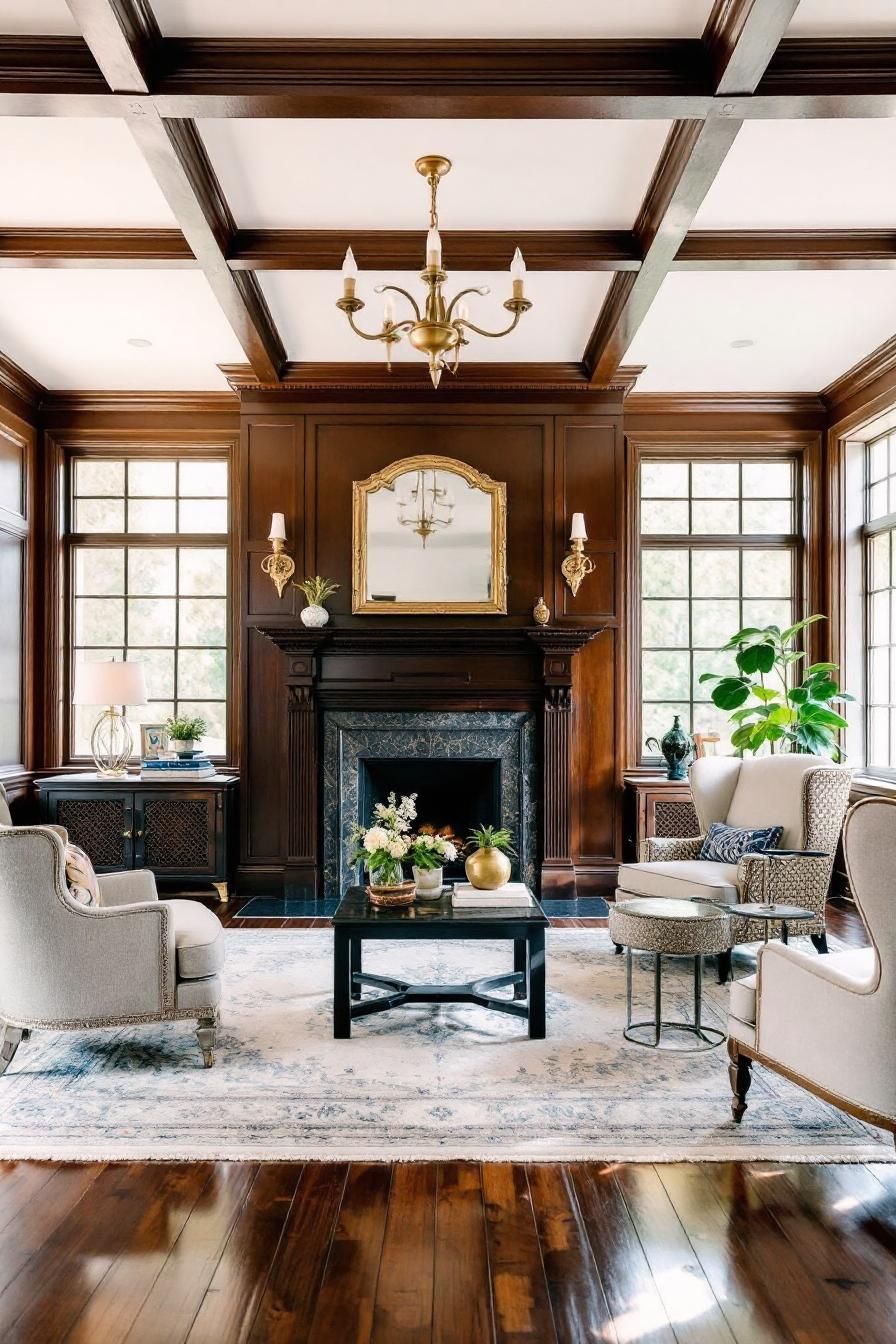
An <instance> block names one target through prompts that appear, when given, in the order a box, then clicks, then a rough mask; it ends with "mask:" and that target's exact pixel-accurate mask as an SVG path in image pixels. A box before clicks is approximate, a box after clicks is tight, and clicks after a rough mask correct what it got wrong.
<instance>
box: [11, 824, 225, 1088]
mask: <svg viewBox="0 0 896 1344" xmlns="http://www.w3.org/2000/svg"><path fill="white" fill-rule="evenodd" d="M2 802H3V804H4V807H5V799H3V800H2ZM4 815H5V816H6V817H8V815H9V813H8V809H6V810H5V811H4V812H2V813H0V823H2V820H3V816H4ZM99 886H100V900H101V904H100V905H99V906H89V905H82V904H81V903H80V902H78V901H76V900H74V898H73V897H72V896H71V895H70V894H69V890H68V886H67V885H66V876H65V848H64V844H63V840H62V838H61V837H60V834H59V833H58V832H57V830H56V829H55V828H52V829H51V828H50V827H45V826H19V827H10V828H7V826H5V825H2V824H0V1074H2V1073H3V1072H5V1070H6V1069H7V1067H8V1066H9V1064H10V1062H11V1060H12V1058H13V1056H14V1055H15V1053H16V1050H17V1049H18V1046H19V1043H20V1042H21V1041H22V1040H23V1039H24V1038H26V1037H27V1036H28V1035H29V1034H30V1032H31V1031H33V1030H37V1029H44V1030H47V1031H70V1030H82V1029H92V1028H95V1027H115V1026H121V1025H125V1024H131V1023H134V1024H138V1023H141V1022H163V1021H170V1020H173V1019H176V1018H192V1019H194V1020H196V1021H197V1023H198V1027H197V1032H196V1035H197V1037H198V1040H199V1045H200V1048H201V1050H202V1055H203V1059H204V1061H205V1065H206V1067H207V1068H210V1067H211V1065H212V1063H213V1058H214V1047H215V1033H216V1028H217V1018H218V1004H219V1002H220V999H221V976H220V971H221V968H222V966H223V964H224V937H223V930H222V928H221V924H220V921H219V920H218V919H217V918H216V917H215V915H213V914H212V912H211V911H210V910H207V909H206V908H205V906H203V905H200V904H199V903H198V902H197V901H189V900H172V901H160V900H159V899H158V896H157V894H156V886H155V879H154V878H153V875H152V873H150V872H148V871H141V872H124V873H110V874H108V875H106V876H104V877H100V878H99Z"/></svg>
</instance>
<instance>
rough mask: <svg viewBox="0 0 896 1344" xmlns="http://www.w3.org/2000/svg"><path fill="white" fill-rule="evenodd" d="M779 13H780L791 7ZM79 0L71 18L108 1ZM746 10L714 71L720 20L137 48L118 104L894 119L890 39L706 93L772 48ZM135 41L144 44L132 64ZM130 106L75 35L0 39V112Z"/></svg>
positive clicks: (792, 52) (812, 51)
mask: <svg viewBox="0 0 896 1344" xmlns="http://www.w3.org/2000/svg"><path fill="white" fill-rule="evenodd" d="M762 2H763V3H764V0H762ZM785 2H786V3H790V4H791V7H792V0H785ZM78 3H79V5H81V6H83V9H84V11H85V12H86V11H87V10H89V9H92V8H93V7H95V6H99V5H102V4H105V5H107V7H111V6H112V5H115V0H78ZM121 3H124V0H121ZM738 3H739V0H738ZM757 4H760V0H757ZM116 7H117V8H120V7H121V4H119V5H117V6H116ZM754 8H755V6H754ZM761 12H762V11H761V9H756V18H754V19H752V21H751V23H750V24H747V21H746V18H744V20H743V23H744V26H745V30H746V31H745V33H744V34H743V35H742V38H741V42H740V43H739V44H737V46H736V47H735V50H734V52H733V53H731V54H730V55H729V57H728V59H727V62H725V61H724V51H725V40H726V36H727V39H728V40H729V41H730V38H731V34H732V31H733V27H732V23H731V22H729V23H728V25H723V24H721V23H717V24H716V26H715V28H714V30H713V31H714V33H715V37H714V39H713V44H712V45H711V46H706V45H704V43H703V42H701V41H700V40H697V39H679V40H674V41H667V40H652V41H651V40H648V41H615V40H606V41H591V42H583V41H578V40H575V41H562V40H561V41H554V42H524V41H512V42H508V41H506V40H503V41H502V40H496V41H468V42H444V41H430V42H423V41H410V40H398V41H386V42H371V41H351V40H348V41H343V40H333V41H327V40H322V41H317V42H302V41H289V40H280V41H276V42H263V41H262V42H259V41H246V40H245V39H217V38H205V39H191V40H189V41H188V40H184V39H178V38H162V39H160V40H158V41H154V42H151V43H149V44H148V45H149V50H150V51H151V60H149V61H148V63H147V64H143V65H142V66H140V68H141V69H143V70H144V71H146V72H147V74H148V78H147V79H146V80H145V81H144V82H146V83H147V84H148V85H149V87H150V88H151V94H148V95H147V94H143V95H141V94H140V93H139V91H137V90H136V88H135V91H134V93H133V94H132V95H130V97H131V98H132V99H139V98H140V97H144V98H145V97H151V98H152V102H153V105H154V107H155V108H156V110H157V111H158V112H160V113H161V114H162V115H164V116H172V117H179V118H185V117H348V116H351V117H384V116H392V117H402V116H405V117H410V116H427V117H462V118H467V117H516V118H525V117H543V118H553V117H609V118H624V119H632V118H636V119H637V118H644V117H653V118H655V117H661V118H670V119H676V120H694V119H699V118H703V117H707V116H711V115H713V116H715V115H731V116H735V117H738V118H749V117H763V118H788V117H807V116H808V117H892V116H896V40H893V39H888V38H875V39H862V38H838V39H836V40H821V39H813V38H809V39H806V38H787V39H785V40H784V41H783V42H781V44H780V46H779V47H778V48H777V50H776V52H775V54H774V56H773V57H772V60H771V61H770V63H769V65H768V69H767V71H764V72H763V74H762V76H761V78H760V79H759V81H758V83H757V85H756V86H755V92H753V93H752V96H751V95H750V94H749V93H745V92H730V91H729V92H721V93H720V92H718V91H717V86H716V84H715V83H714V75H713V67H714V65H715V69H716V70H717V71H718V70H719V68H720V67H722V68H723V70H728V72H729V82H730V85H731V88H734V89H737V88H741V89H743V88H744V87H745V85H744V82H743V81H744V76H743V73H742V70H743V68H744V66H745V65H747V53H748V52H751V53H752V57H751V59H755V53H756V51H757V50H759V49H763V50H764V49H766V48H767V47H768V45H769V43H770V40H771V39H770V38H769V37H767V36H764V35H763V34H762V32H761V30H760V29H757V28H756V27H755V25H758V24H759V22H760V16H761ZM98 30H99V22H98V21H97V23H96V28H95V30H94V31H98ZM138 31H139V26H138ZM766 31H768V30H766ZM103 32H106V33H107V32H108V27H107V26H106V25H103ZM757 32H758V34H759V35H758V36H757ZM103 45H104V46H106V45H107V44H106V43H104V44H103ZM140 45H141V44H140V41H138V40H137V39H135V38H134V36H133V32H131V37H130V39H129V38H128V37H127V36H126V37H125V38H124V39H123V49H122V50H121V51H120V52H119V53H118V54H117V55H115V56H111V55H108V54H107V55H104V56H103V57H102V60H103V64H104V66H105V68H107V69H108V70H109V73H110V76H111V78H112V80H113V81H114V82H115V83H116V84H119V85H122V84H123V83H131V84H133V85H136V80H135V79H132V80H130V81H129V80H128V79H127V69H128V64H129V63H130V62H133V61H134V60H135V54H136V53H137V52H138V51H139V49H140ZM146 45H147V44H146V40H145V39H144V40H143V46H144V55H145V48H146ZM98 49H100V50H101V52H102V48H98ZM723 62H724V64H723ZM138 63H139V62H138ZM137 105H138V103H137V102H135V101H130V100H129V95H128V94H116V93H112V92H111V91H110V85H109V84H107V83H106V81H105V80H104V79H103V77H102V74H101V72H100V69H99V67H98V65H97V62H96V61H95V60H94V58H93V56H92V55H91V53H90V50H89V49H88V47H87V46H86V44H85V43H84V42H83V41H82V40H81V39H79V38H70V37H20V36H15V35H13V36H11V35H6V36H2V37H0V114H5V115H10V116H16V115H19V116H74V115H80V116H119V115H122V113H123V112H125V111H127V110H129V109H131V110H133V109H134V108H135V107H136V106H137ZM725 108H729V109H730V111H728V112H726V111H725Z"/></svg>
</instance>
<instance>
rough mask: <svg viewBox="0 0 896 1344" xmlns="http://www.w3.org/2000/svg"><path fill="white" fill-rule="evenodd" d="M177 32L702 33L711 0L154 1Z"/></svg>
mask: <svg viewBox="0 0 896 1344" xmlns="http://www.w3.org/2000/svg"><path fill="white" fill-rule="evenodd" d="M153 9H154V11H155V13H156V16H157V18H158V21H159V25H160V27H161V29H162V32H163V33H165V34H166V35H167V36H171V37H392V38H400V37H434V38H446V37H504V38H513V37H522V38H526V37H529V38H537V37H547V38H550V37H699V35H700V33H701V32H702V30H703V27H704V25H705V23H706V19H707V16H708V14H709V10H710V0H629V3H628V4H625V5H622V4H617V3H610V0H603V3H595V2H594V0H591V3H588V0H552V3H550V4H549V3H547V0H454V3H453V4H443V5H433V4H430V5H425V4H420V2H419V0H330V3H329V4H326V5H312V4H309V3H302V0H299V2H298V3H296V2H295V0H294V2H293V3H292V4H289V3H284V0H253V3H252V4H246V3H245V0H153Z"/></svg>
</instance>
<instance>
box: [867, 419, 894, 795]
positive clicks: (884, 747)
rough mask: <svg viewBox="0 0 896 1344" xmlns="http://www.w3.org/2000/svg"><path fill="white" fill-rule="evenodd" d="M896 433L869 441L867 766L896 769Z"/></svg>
mask: <svg viewBox="0 0 896 1344" xmlns="http://www.w3.org/2000/svg"><path fill="white" fill-rule="evenodd" d="M894 538H896V431H890V432H888V433H886V434H880V435H878V436H877V437H876V438H873V439H871V440H870V442H868V443H867V444H866V445H865V525H864V552H865V554H864V564H865V647H866V650H867V659H868V662H867V669H866V682H865V685H866V692H867V693H866V697H865V700H866V723H865V742H866V764H867V765H868V766H869V768H870V769H872V770H893V769H896V656H894V654H896V647H894V646H896V540H894Z"/></svg>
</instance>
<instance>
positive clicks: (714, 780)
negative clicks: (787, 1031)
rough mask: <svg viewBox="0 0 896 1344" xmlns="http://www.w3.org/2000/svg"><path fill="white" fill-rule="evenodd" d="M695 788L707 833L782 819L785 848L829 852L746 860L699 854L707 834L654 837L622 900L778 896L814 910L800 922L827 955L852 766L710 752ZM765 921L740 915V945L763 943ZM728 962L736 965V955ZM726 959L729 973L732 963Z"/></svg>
mask: <svg viewBox="0 0 896 1344" xmlns="http://www.w3.org/2000/svg"><path fill="white" fill-rule="evenodd" d="M689 779H690V784H691V794H692V796H693V799H694V807H695V809H696V812H697V817H698V820H699V822H700V830H701V832H704V833H705V832H706V831H707V830H708V829H709V827H710V824H711V823H712V822H714V821H721V822H725V823H726V824H727V825H729V826H745V827H750V828H759V827H763V826H783V828H784V833H783V835H782V837H781V848H782V849H814V850H821V851H823V852H824V854H825V856H826V857H824V858H795V859H788V860H786V861H784V860H779V861H773V862H768V861H767V860H765V859H763V858H762V857H761V856H760V855H758V854H752V855H750V854H748V855H746V856H745V857H744V858H742V859H741V861H740V863H738V864H732V863H713V862H710V861H707V860H703V859H698V857H697V855H698V854H699V853H700V849H701V846H702V844H703V839H704V835H703V834H701V835H699V836H695V837H693V838H690V839H685V840H670V839H651V840H647V841H646V842H645V845H644V847H643V852H642V854H641V860H642V861H641V862H640V863H624V864H622V865H621V866H620V869H619V879H618V881H619V886H618V889H617V891H616V899H617V900H618V901H621V900H631V899H632V898H633V897H637V896H667V897H677V898H678V899H685V900H687V899H689V898H690V897H692V896H705V897H706V898H707V899H708V900H713V901H722V902H724V903H725V904H726V905H736V904H738V903H739V902H742V901H761V900H769V901H779V902H783V903H785V904H789V905H798V906H801V907H803V908H804V909H806V910H811V911H812V912H813V914H814V915H815V918H814V919H813V920H811V922H810V921H808V920H807V921H805V922H803V923H801V924H800V926H799V929H800V933H808V934H810V935H811V937H812V941H813V942H814V943H815V946H816V947H817V948H818V950H819V951H820V952H826V951H827V939H826V937H825V928H824V908H825V901H826V900H827V894H828V888H829V886H830V881H831V871H832V869H833V866H834V852H835V850H836V848H837V841H838V840H839V837H840V828H841V826H842V824H843V817H844V815H845V813H846V808H847V806H848V804H849V787H850V780H851V773H850V771H849V770H848V769H846V768H845V767H843V766H839V765H834V764H833V763H832V762H830V761H828V760H826V759H824V758H819V757H818V756H808V755H802V754H798V753H792V754H791V753H785V754H784V755H781V756H758V757H745V758H743V759H741V758H739V757H736V756H707V757H704V758H703V759H701V760H698V761H694V763H693V764H692V765H691V768H690V771H689ZM762 937H763V927H762V925H761V924H760V923H759V922H758V921H756V920H747V919H733V920H732V921H731V945H732V947H734V946H736V944H738V943H749V942H755V941H758V940H759V939H760V938H762ZM727 963H730V953H729V954H728V958H727ZM727 963H726V959H725V958H722V959H721V962H720V979H724V978H726V977H727V974H728V969H729V965H728V964H727Z"/></svg>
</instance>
